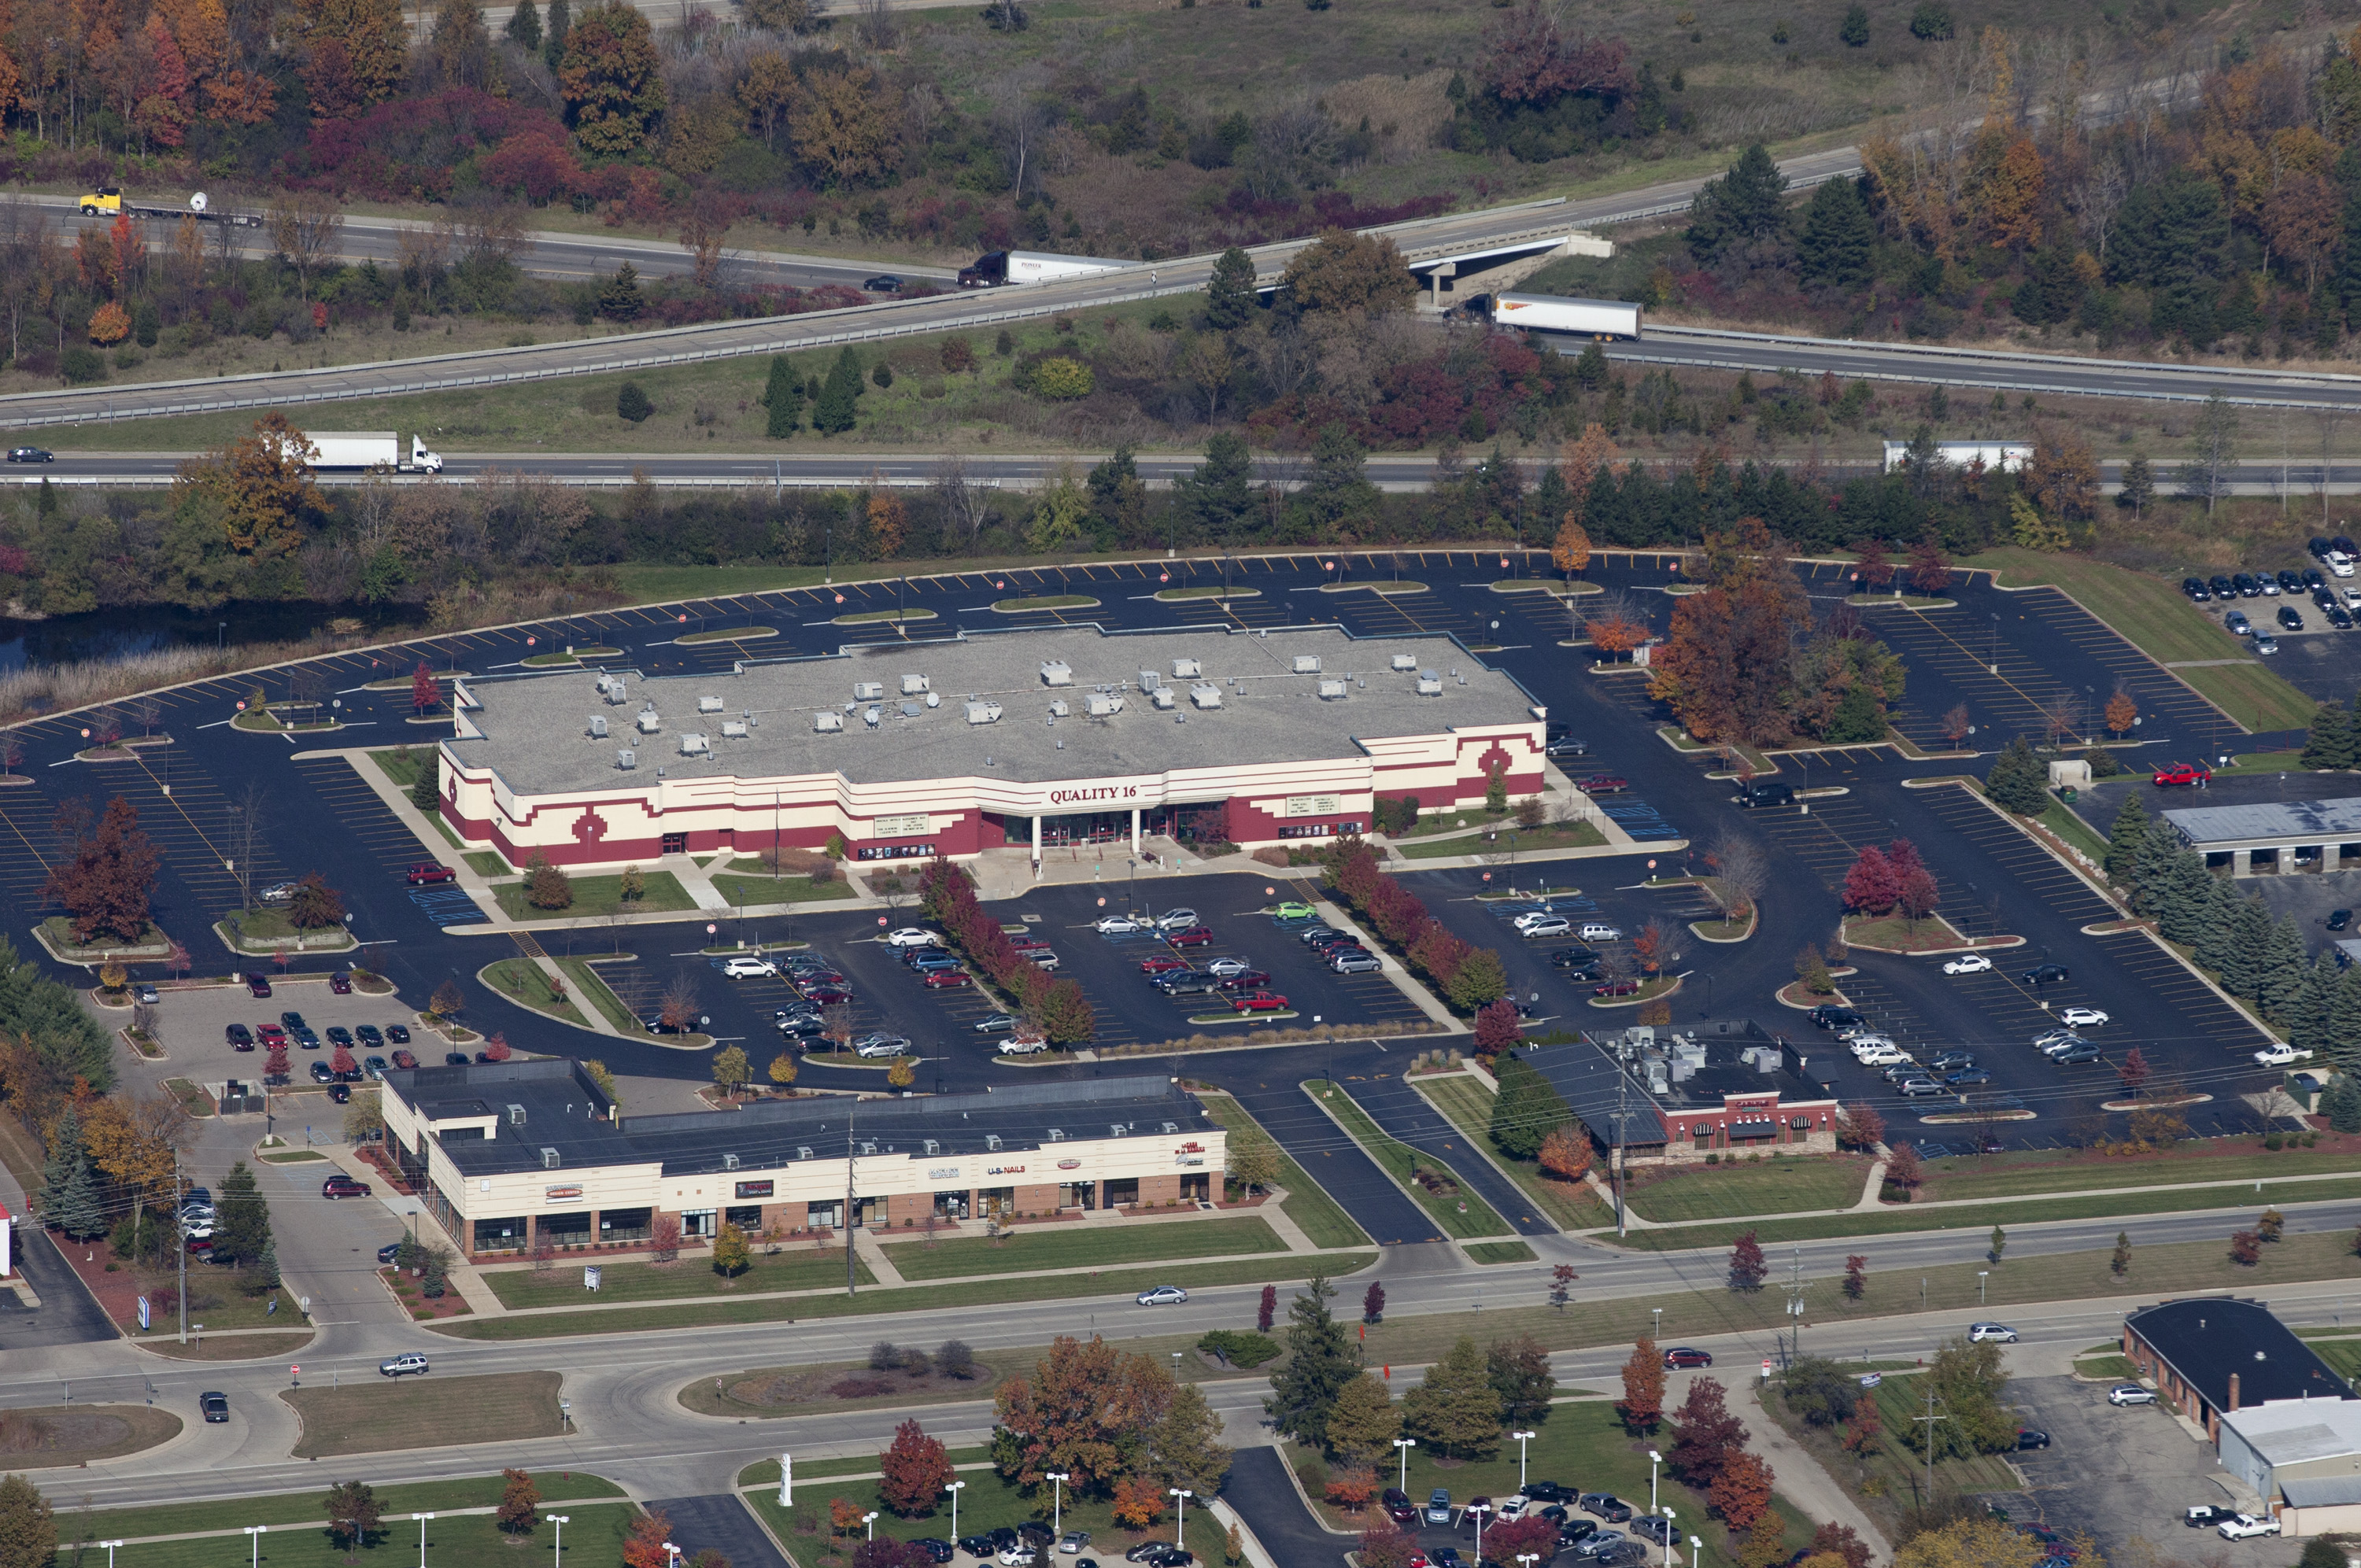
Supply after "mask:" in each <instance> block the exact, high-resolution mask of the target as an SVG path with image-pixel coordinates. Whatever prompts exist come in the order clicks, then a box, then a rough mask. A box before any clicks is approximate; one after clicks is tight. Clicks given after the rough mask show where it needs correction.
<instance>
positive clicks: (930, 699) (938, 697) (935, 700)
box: [927, 692, 943, 707]
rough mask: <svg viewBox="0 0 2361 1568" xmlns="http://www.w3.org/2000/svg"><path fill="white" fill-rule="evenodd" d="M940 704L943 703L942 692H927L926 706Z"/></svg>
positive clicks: (938, 705)
mask: <svg viewBox="0 0 2361 1568" xmlns="http://www.w3.org/2000/svg"><path fill="white" fill-rule="evenodd" d="M942 705H943V694H942V693H940V692H928V694H927V706H928V707H942Z"/></svg>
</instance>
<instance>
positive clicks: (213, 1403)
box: [197, 1393, 229, 1421]
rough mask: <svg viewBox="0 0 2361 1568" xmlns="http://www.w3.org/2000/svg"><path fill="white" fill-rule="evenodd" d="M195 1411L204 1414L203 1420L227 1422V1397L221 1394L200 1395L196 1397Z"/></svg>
mask: <svg viewBox="0 0 2361 1568" xmlns="http://www.w3.org/2000/svg"><path fill="white" fill-rule="evenodd" d="M197 1409H200V1410H203V1412H204V1413H205V1420H209V1421H225V1420H229V1396H228V1395H226V1394H223V1393H205V1394H200V1395H198V1396H197Z"/></svg>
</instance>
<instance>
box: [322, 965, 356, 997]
mask: <svg viewBox="0 0 2361 1568" xmlns="http://www.w3.org/2000/svg"><path fill="white" fill-rule="evenodd" d="M328 989H329V990H330V991H333V992H335V993H336V994H337V995H338V996H350V995H351V994H352V993H353V977H352V976H351V975H348V974H346V972H345V971H344V970H337V971H336V972H335V973H334V974H332V975H330V976H329V977H328Z"/></svg>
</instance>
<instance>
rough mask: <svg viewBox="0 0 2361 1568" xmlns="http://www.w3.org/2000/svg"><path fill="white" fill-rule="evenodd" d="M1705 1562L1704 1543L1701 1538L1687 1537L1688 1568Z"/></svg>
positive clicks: (1693, 1567)
mask: <svg viewBox="0 0 2361 1568" xmlns="http://www.w3.org/2000/svg"><path fill="white" fill-rule="evenodd" d="M1704 1561H1705V1541H1704V1538H1703V1537H1701V1536H1694V1535H1693V1536H1691V1537H1689V1568H1697V1564H1698V1563H1702V1562H1704Z"/></svg>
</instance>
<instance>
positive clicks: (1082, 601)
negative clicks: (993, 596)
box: [992, 594, 1099, 615]
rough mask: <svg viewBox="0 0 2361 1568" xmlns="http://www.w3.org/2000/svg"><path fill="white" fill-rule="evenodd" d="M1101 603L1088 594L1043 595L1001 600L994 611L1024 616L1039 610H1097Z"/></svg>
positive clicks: (997, 602)
mask: <svg viewBox="0 0 2361 1568" xmlns="http://www.w3.org/2000/svg"><path fill="white" fill-rule="evenodd" d="M1098 607H1099V601H1098V600H1096V599H1094V598H1092V597H1091V596H1090V595H1088V594H1042V595H1040V596H1038V597H1037V598H1015V599H999V600H996V601H994V604H993V607H992V608H993V609H995V610H998V611H999V612H1000V613H1001V614H1003V615H1023V614H1026V613H1027V612H1028V611H1031V610H1037V609H1098Z"/></svg>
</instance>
